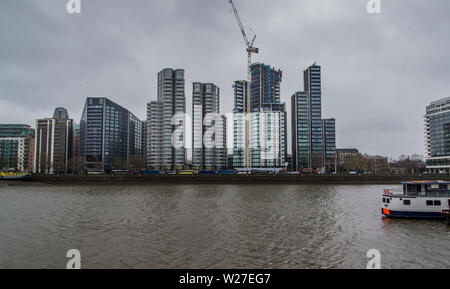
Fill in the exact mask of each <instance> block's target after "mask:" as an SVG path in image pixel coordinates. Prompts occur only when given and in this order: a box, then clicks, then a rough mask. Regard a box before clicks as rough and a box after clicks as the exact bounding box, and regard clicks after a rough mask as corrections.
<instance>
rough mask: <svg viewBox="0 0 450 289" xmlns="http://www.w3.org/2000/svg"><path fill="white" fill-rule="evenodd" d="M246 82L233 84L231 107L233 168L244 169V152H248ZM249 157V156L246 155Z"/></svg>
mask: <svg viewBox="0 0 450 289" xmlns="http://www.w3.org/2000/svg"><path fill="white" fill-rule="evenodd" d="M247 90H248V82H247V81H245V80H237V81H235V82H234V84H233V91H234V106H233V167H235V168H245V167H246V166H247V164H246V150H248V149H249V148H248V143H247V142H248V138H246V136H247V134H248V132H247V131H246V125H245V121H246V119H245V115H246V112H247V111H249V109H250V107H249V106H250V104H248V103H247ZM248 155H249V154H248Z"/></svg>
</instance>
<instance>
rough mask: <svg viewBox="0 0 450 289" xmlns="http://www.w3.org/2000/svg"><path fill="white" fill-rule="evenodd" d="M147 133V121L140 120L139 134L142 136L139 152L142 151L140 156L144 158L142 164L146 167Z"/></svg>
mask: <svg viewBox="0 0 450 289" xmlns="http://www.w3.org/2000/svg"><path fill="white" fill-rule="evenodd" d="M148 134H149V127H148V121H147V120H144V121H142V132H141V136H142V141H141V152H142V157H143V160H144V166H145V167H147V165H148V160H147V150H148V143H147V140H148Z"/></svg>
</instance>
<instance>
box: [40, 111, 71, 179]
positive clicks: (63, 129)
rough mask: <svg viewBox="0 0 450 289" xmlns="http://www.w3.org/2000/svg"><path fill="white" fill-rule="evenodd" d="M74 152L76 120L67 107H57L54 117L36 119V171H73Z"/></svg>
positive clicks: (47, 172) (51, 172) (49, 172)
mask: <svg viewBox="0 0 450 289" xmlns="http://www.w3.org/2000/svg"><path fill="white" fill-rule="evenodd" d="M74 154H75V139H74V121H73V120H72V119H70V118H69V113H68V112H67V110H66V109H65V108H62V107H58V108H56V109H55V113H54V114H53V118H44V119H38V120H37V121H36V141H35V156H34V172H36V173H46V174H54V173H68V172H72V171H73V169H74Z"/></svg>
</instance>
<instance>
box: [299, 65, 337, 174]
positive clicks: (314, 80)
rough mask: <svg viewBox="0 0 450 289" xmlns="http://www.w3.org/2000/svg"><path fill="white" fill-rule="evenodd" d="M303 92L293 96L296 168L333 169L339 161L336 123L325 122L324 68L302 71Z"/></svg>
mask: <svg viewBox="0 0 450 289" xmlns="http://www.w3.org/2000/svg"><path fill="white" fill-rule="evenodd" d="M303 79H304V90H303V91H299V92H296V93H294V94H293V95H292V97H291V109H292V127H291V129H292V157H293V169H294V170H300V169H320V170H322V169H327V168H328V170H330V169H331V167H332V166H333V164H334V162H335V160H334V159H335V158H336V156H335V155H336V120H335V119H322V76H321V67H320V66H319V65H317V64H316V63H314V64H313V65H311V66H310V67H308V68H307V69H306V70H305V71H304V72H303Z"/></svg>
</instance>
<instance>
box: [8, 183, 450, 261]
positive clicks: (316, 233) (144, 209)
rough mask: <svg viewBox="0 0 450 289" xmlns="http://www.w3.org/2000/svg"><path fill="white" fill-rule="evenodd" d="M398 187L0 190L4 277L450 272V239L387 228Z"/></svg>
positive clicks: (422, 230)
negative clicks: (81, 271) (79, 272)
mask: <svg viewBox="0 0 450 289" xmlns="http://www.w3.org/2000/svg"><path fill="white" fill-rule="evenodd" d="M386 187H387V188H395V186H392V185H388V186H378V185H377V186H372V185H359V186H329V185H326V186H322V185H148V186H142V185H139V186H125V185H123V186H111V185H109V186H68V187H62V186H47V185H29V184H27V185H21V184H20V183H14V185H12V186H10V185H8V184H7V183H0V268H65V267H66V263H67V261H68V259H67V258H66V252H67V251H68V250H69V249H78V250H79V251H80V252H81V266H82V268H195V269H203V268H220V269H228V268H256V269H257V268H295V269H297V268H365V267H366V264H367V261H368V259H367V257H366V253H367V251H368V250H370V249H377V250H379V251H380V253H381V266H382V268H450V229H449V228H448V227H447V226H446V225H445V223H444V222H443V221H442V222H441V221H412V220H383V219H382V218H381V215H380V196H381V193H382V190H383V188H386Z"/></svg>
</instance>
